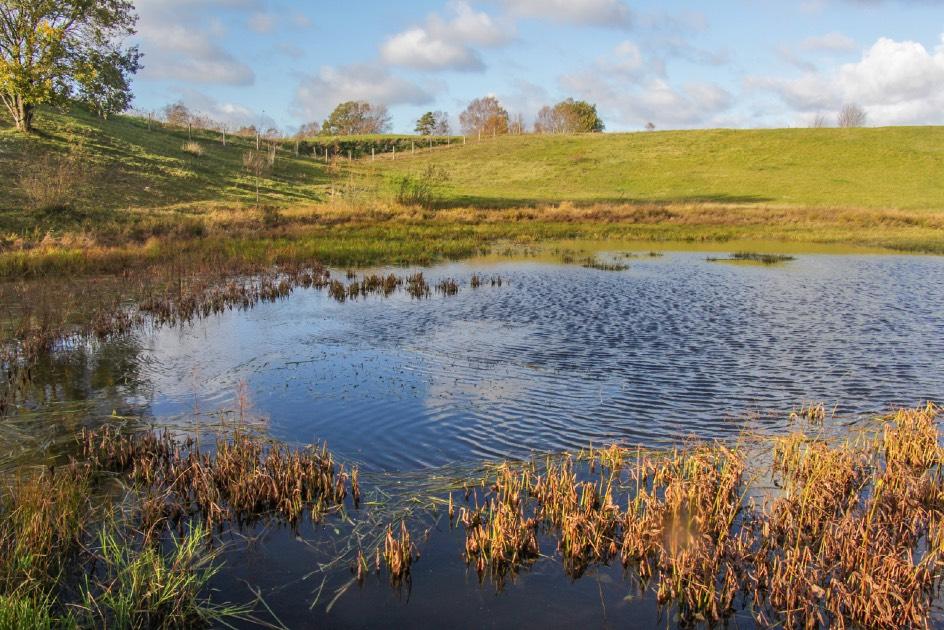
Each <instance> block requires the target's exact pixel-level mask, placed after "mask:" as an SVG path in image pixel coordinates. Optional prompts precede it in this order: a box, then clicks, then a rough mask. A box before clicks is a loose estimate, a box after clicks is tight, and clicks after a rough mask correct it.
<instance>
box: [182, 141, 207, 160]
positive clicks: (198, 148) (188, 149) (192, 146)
mask: <svg viewBox="0 0 944 630" xmlns="http://www.w3.org/2000/svg"><path fill="white" fill-rule="evenodd" d="M180 150H181V151H183V152H184V153H187V154H188V155H192V156H193V157H203V145H201V144H200V143H199V142H192V141H191V142H184V146H182V147H180Z"/></svg>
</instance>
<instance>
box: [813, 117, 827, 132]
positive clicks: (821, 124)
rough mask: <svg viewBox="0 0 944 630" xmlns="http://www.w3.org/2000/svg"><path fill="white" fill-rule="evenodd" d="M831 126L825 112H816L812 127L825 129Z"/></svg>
mask: <svg viewBox="0 0 944 630" xmlns="http://www.w3.org/2000/svg"><path fill="white" fill-rule="evenodd" d="M828 126H829V120H827V119H826V116H825V114H816V115H815V116H813V120H811V121H810V128H811V129H823V128H825V127H828Z"/></svg>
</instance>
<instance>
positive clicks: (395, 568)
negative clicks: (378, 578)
mask: <svg viewBox="0 0 944 630" xmlns="http://www.w3.org/2000/svg"><path fill="white" fill-rule="evenodd" d="M378 551H379V548H378ZM417 557H418V554H417V552H416V546H415V545H414V544H413V539H412V537H411V536H410V530H409V529H407V526H406V522H404V521H400V535H399V537H397V536H395V535H394V533H393V526H392V525H389V526H388V527H387V533H386V536H385V537H384V545H383V560H384V563H385V566H386V568H387V571H388V572H389V574H390V583H391V584H392V585H394V586H396V587H399V586H401V585H402V584H404V583H406V584H409V581H410V567H411V566H412V565H413V562H414V561H415V560H416V559H417Z"/></svg>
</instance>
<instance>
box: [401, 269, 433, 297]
mask: <svg viewBox="0 0 944 630" xmlns="http://www.w3.org/2000/svg"><path fill="white" fill-rule="evenodd" d="M406 290H407V293H409V294H410V297H412V298H416V299H420V298H426V297H429V296H430V290H429V284H428V283H427V282H426V278H424V277H423V272H422V271H418V272H416V273H414V274H412V275H411V276H409V277H407V279H406Z"/></svg>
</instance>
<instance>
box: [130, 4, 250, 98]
mask: <svg viewBox="0 0 944 630" xmlns="http://www.w3.org/2000/svg"><path fill="white" fill-rule="evenodd" d="M257 6H258V3H257V2H256V1H255V0H186V1H185V0H139V1H138V3H137V9H138V13H139V15H140V19H139V21H138V38H139V39H140V44H141V49H142V51H143V52H144V54H145V65H144V69H143V70H142V72H141V76H142V78H145V79H157V80H173V81H185V82H193V83H215V84H226V85H251V84H252V83H254V82H255V73H254V72H253V70H252V68H250V67H249V66H248V65H247V64H245V63H243V62H242V61H240V60H238V59H237V58H236V57H235V56H234V55H233V54H232V53H230V52H229V51H228V50H226V49H225V48H224V47H223V46H222V45H221V44H220V43H219V40H220V39H221V38H222V37H223V36H224V34H225V29H223V27H222V26H221V25H220V23H219V22H217V21H215V20H203V19H197V17H198V16H200V15H202V13H201V11H203V10H207V9H214V8H220V7H230V8H237V9H241V10H242V9H245V10H252V9H254V8H256V7H257ZM202 24H206V26H203V25H202Z"/></svg>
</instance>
